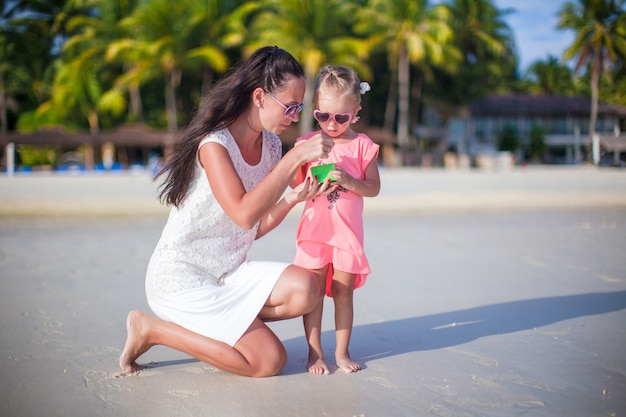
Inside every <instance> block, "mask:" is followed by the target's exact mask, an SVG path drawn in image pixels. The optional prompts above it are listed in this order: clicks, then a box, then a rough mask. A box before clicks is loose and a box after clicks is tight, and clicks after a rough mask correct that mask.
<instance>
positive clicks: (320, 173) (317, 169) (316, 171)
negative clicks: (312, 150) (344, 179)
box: [311, 164, 337, 184]
mask: <svg viewBox="0 0 626 417" xmlns="http://www.w3.org/2000/svg"><path fill="white" fill-rule="evenodd" d="M334 169H335V164H324V165H316V166H312V167H311V177H315V176H317V182H319V183H320V184H321V183H323V182H324V181H326V180H327V179H329V178H330V180H331V181H336V180H337V179H336V178H335V177H333V176H331V175H330V171H333V170H334Z"/></svg>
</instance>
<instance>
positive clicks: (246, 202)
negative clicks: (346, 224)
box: [199, 138, 334, 229]
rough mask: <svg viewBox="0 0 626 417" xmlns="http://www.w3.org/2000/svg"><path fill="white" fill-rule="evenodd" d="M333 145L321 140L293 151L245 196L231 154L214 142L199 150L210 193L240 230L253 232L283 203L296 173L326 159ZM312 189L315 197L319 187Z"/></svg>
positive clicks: (312, 141)
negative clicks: (277, 203)
mask: <svg viewBox="0 0 626 417" xmlns="http://www.w3.org/2000/svg"><path fill="white" fill-rule="evenodd" d="M333 145H334V142H333V141H332V140H328V139H323V138H319V139H314V140H308V141H306V143H304V144H302V145H299V146H296V147H294V148H293V149H291V150H290V151H289V152H287V153H286V154H285V155H284V156H283V158H282V159H281V160H280V162H279V163H278V164H277V165H276V167H275V168H274V170H272V172H270V173H269V175H268V176H267V177H265V179H264V180H263V181H261V183H260V184H259V185H257V186H256V187H255V188H254V189H252V190H250V191H249V192H246V190H245V188H244V186H243V184H242V182H241V179H240V178H239V175H238V174H237V171H236V170H235V166H234V165H233V162H232V160H231V158H230V155H229V153H228V151H227V150H226V148H224V147H223V146H222V145H220V144H218V143H214V142H208V143H206V144H204V145H203V146H202V147H201V148H200V150H199V158H200V163H201V164H202V166H203V167H204V171H205V173H206V175H207V178H208V180H209V184H210V185H211V190H213V193H214V195H215V198H216V199H217V201H218V202H219V203H220V205H221V206H222V208H223V209H224V211H225V212H226V214H227V215H228V216H229V217H230V218H231V219H232V220H233V221H234V222H235V223H236V224H237V225H239V226H240V227H242V228H244V229H251V228H253V227H254V226H255V225H256V224H257V223H258V222H259V221H260V220H261V219H262V218H264V216H266V215H267V214H268V213H269V211H270V210H271V209H272V208H273V207H274V206H275V205H276V202H278V201H279V200H280V198H281V197H282V195H283V193H284V191H285V189H286V188H287V186H288V185H289V182H290V181H291V180H292V179H293V177H294V175H295V173H296V170H298V168H300V166H302V165H303V164H304V163H306V162H309V161H313V160H316V159H318V158H324V157H327V156H328V153H327V152H325V149H332V147H333ZM310 188H312V189H313V190H312V191H313V193H314V194H315V193H317V192H318V191H319V188H320V187H319V185H318V184H312V185H311V187H310ZM285 215H286V213H285ZM283 218H284V216H283Z"/></svg>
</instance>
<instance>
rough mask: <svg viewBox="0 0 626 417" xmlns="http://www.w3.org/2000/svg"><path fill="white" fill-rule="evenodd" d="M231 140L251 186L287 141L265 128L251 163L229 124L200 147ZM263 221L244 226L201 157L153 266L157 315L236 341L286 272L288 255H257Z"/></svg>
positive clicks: (152, 301) (150, 290)
mask: <svg viewBox="0 0 626 417" xmlns="http://www.w3.org/2000/svg"><path fill="white" fill-rule="evenodd" d="M207 142H216V143H219V144H221V145H222V146H224V147H225V148H226V149H227V150H228V152H229V153H230V156H231V158H232V160H233V163H234V165H235V169H236V170H237V173H238V174H239V177H240V178H241V180H242V182H243V185H244V187H245V188H246V190H248V191H249V190H251V189H252V188H254V187H255V186H256V185H257V184H259V183H260V182H261V181H262V180H263V178H265V177H266V176H267V175H268V174H269V173H270V171H271V170H272V169H273V168H274V167H275V166H276V164H277V163H278V161H279V160H280V158H281V141H280V139H279V138H278V137H277V136H276V135H274V134H272V133H269V132H265V131H264V132H263V150H262V153H261V160H260V162H259V163H258V164H257V165H254V166H251V165H249V164H248V163H246V162H245V161H244V159H243V157H242V156H241V153H240V152H239V148H238V147H237V144H236V143H235V140H234V138H233V137H232V136H231V134H230V132H229V131H228V129H222V130H219V131H216V132H213V133H211V134H210V135H208V136H207V137H206V138H205V139H204V140H203V141H202V142H201V143H200V145H199V146H198V149H200V147H201V146H202V145H204V144H205V143H207ZM257 228H258V225H257V226H255V227H254V228H252V229H251V230H245V229H242V228H241V227H239V226H237V225H236V224H235V223H234V222H233V221H232V220H231V219H230V217H228V216H227V215H226V213H225V212H224V210H223V209H222V207H221V206H220V205H219V203H218V202H217V201H216V200H215V197H214V195H213V192H212V191H211V187H210V186H209V182H208V180H207V177H206V174H205V173H204V170H203V169H202V167H201V165H200V163H199V161H198V162H197V166H196V172H195V175H194V179H193V180H192V183H191V186H190V189H189V193H188V195H187V197H186V198H185V200H184V201H183V203H182V204H181V205H180V206H179V207H178V208H176V207H174V208H172V210H171V211H170V215H169V218H168V220H167V223H166V225H165V228H164V229H163V233H162V234H161V238H160V239H159V241H158V243H157V246H156V249H155V250H154V253H153V254H152V257H151V258H150V262H149V264H148V270H147V273H146V296H147V298H148V304H149V305H150V308H151V309H152V311H153V312H154V313H155V314H156V315H157V317H159V318H161V319H163V320H166V321H170V322H174V323H176V324H178V325H180V326H182V327H185V328H186V329H189V330H191V331H193V332H196V333H200V334H202V335H205V336H208V337H210V338H212V339H216V340H219V341H222V342H224V343H227V344H229V345H231V346H234V345H235V343H236V342H237V341H238V340H239V338H240V337H241V336H242V335H243V334H244V332H245V331H246V330H247V329H248V327H249V326H250V324H251V323H252V321H253V320H254V318H255V317H257V315H258V314H259V312H260V310H261V308H262V306H263V305H264V304H265V301H266V300H267V298H268V296H269V294H270V292H271V291H272V289H273V288H274V285H275V284H276V281H277V280H278V277H279V276H280V274H282V272H283V271H284V270H285V268H286V267H287V264H285V263H280V262H249V261H246V255H247V253H248V250H249V249H250V246H251V245H252V243H253V242H254V239H255V236H256V232H257Z"/></svg>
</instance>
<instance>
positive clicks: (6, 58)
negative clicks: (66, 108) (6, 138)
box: [0, 0, 63, 135]
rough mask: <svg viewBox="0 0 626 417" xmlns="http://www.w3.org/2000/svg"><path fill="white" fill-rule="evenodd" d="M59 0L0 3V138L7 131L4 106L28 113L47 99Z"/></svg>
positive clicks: (61, 2) (7, 121)
mask: <svg viewBox="0 0 626 417" xmlns="http://www.w3.org/2000/svg"><path fill="white" fill-rule="evenodd" d="M62 4H63V1H62V0H50V1H47V2H41V1H28V0H23V1H9V0H1V1H0V134H2V135H5V134H6V133H7V130H8V125H9V120H8V115H7V111H8V102H9V101H12V102H13V103H16V102H17V100H16V99H15V98H16V97H17V96H18V95H19V96H21V97H25V99H22V100H21V101H20V102H19V106H20V108H19V110H20V112H21V113H24V112H26V111H29V110H32V109H34V108H36V107H37V106H38V105H39V104H41V103H42V102H43V101H45V99H46V98H47V95H48V93H49V91H48V85H49V83H50V75H49V73H50V71H49V66H50V63H51V61H52V59H53V52H54V35H53V34H52V33H51V26H52V21H53V19H54V16H55V15H56V14H57V13H58V11H59V10H60V8H61V7H62Z"/></svg>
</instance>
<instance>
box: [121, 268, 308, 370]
mask: <svg viewBox="0 0 626 417" xmlns="http://www.w3.org/2000/svg"><path fill="white" fill-rule="evenodd" d="M319 292H320V290H319V285H318V284H317V282H316V280H315V276H314V274H313V273H312V272H311V271H309V270H307V269H304V268H300V267H297V266H294V265H291V266H288V267H287V268H286V269H285V271H284V272H283V273H282V274H281V276H280V278H279V279H278V282H277V283H276V285H275V287H274V289H273V290H272V293H271V294H270V296H269V297H268V300H267V302H266V305H265V306H264V307H263V308H262V309H261V313H260V314H259V317H260V318H261V319H256V320H255V321H254V322H253V323H252V324H251V325H250V328H249V329H248V330H247V331H246V333H245V334H244V335H243V336H242V337H241V338H240V339H239V341H238V342H237V343H236V344H235V346H234V348H233V347H231V346H229V345H227V344H225V343H222V342H219V341H216V340H213V339H210V338H208V337H205V336H202V335H200V334H197V333H194V332H192V331H190V330H187V329H185V328H183V327H181V326H179V325H177V324H174V323H170V322H166V321H163V320H160V319H157V318H156V317H152V316H149V315H147V314H145V313H142V312H139V311H131V312H130V314H129V315H128V318H127V321H126V329H127V339H126V344H125V346H124V350H123V351H122V354H121V356H120V366H121V367H122V369H123V370H124V371H126V372H135V371H138V370H140V369H142V367H141V366H140V365H138V364H137V362H136V360H137V358H139V356H141V355H142V354H143V353H145V352H146V351H148V349H150V348H151V347H152V346H155V345H163V346H168V347H170V348H172V349H176V350H179V351H181V352H184V353H186V354H188V355H190V356H193V357H194V358H196V359H199V360H201V361H202V362H206V363H209V364H211V365H214V366H216V367H218V368H220V369H223V370H225V371H229V372H232V373H235V374H239V375H247V376H270V375H275V374H276V373H278V371H279V370H280V369H281V368H282V367H283V366H284V364H285V361H286V360H287V354H286V353H285V349H284V347H283V345H282V343H281V342H280V340H279V339H278V338H277V337H276V335H274V333H273V332H272V331H271V330H270V329H269V328H268V327H267V326H266V325H265V324H264V323H263V322H262V320H268V321H269V320H282V319H287V318H293V317H297V316H301V315H303V314H306V313H308V312H310V311H311V310H313V309H314V308H315V307H316V305H317V304H318V303H319V296H318V294H319Z"/></svg>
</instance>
